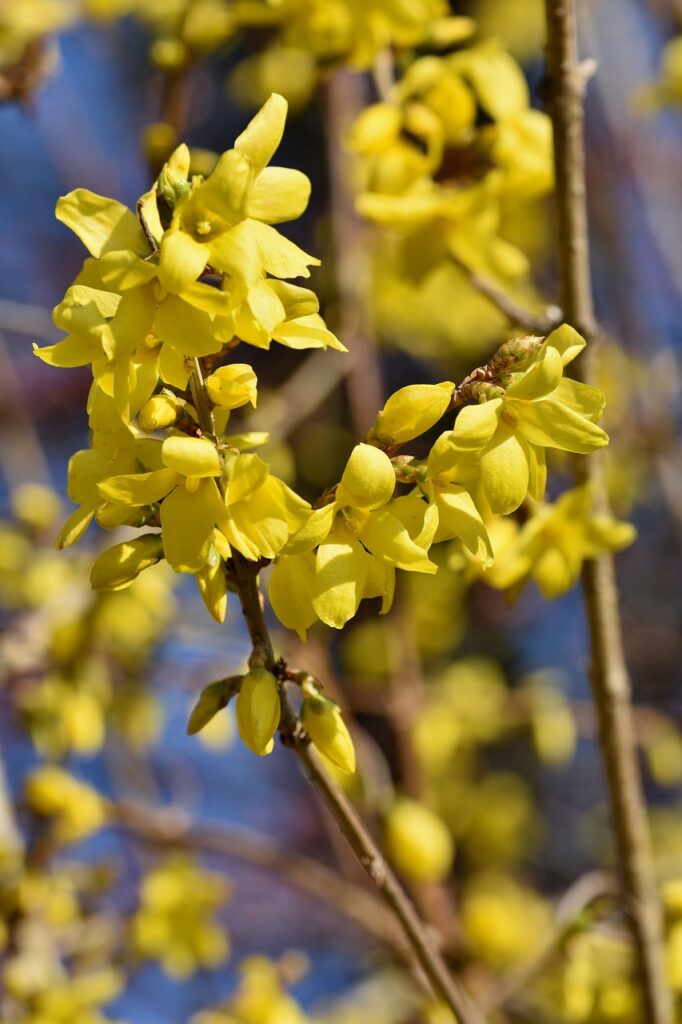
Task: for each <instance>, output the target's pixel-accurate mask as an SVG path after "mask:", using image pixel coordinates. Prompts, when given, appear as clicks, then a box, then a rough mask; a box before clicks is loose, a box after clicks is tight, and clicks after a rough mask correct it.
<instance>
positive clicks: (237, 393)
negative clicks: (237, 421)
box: [206, 363, 258, 409]
mask: <svg viewBox="0 0 682 1024" xmlns="http://www.w3.org/2000/svg"><path fill="white" fill-rule="evenodd" d="M257 385H258V378H257V377H256V374H255V373H254V371H253V367H252V366H249V365H248V363H230V364H229V365H228V366H220V367H219V368H218V369H217V370H215V371H214V372H213V373H212V374H210V376H208V377H207V378H206V390H207V392H208V397H209V398H210V399H211V401H212V402H213V404H214V405H217V406H220V408H221V409H239V408H240V407H241V406H242V405H246V404H247V403H248V402H250V403H251V405H252V406H253V407H254V408H255V407H256V399H257Z"/></svg>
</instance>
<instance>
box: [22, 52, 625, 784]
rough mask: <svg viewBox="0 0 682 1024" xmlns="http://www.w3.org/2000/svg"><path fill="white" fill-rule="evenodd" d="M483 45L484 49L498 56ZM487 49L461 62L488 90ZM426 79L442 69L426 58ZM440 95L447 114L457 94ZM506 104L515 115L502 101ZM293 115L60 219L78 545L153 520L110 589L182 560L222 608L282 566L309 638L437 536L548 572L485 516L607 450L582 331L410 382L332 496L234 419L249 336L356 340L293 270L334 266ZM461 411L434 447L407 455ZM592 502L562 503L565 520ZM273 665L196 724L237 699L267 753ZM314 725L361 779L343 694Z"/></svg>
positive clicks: (489, 563) (259, 124)
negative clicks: (80, 447) (298, 165)
mask: <svg viewBox="0 0 682 1024" xmlns="http://www.w3.org/2000/svg"><path fill="white" fill-rule="evenodd" d="M478 59H479V62H480V61H483V64H485V61H488V60H492V59H494V54H493V53H492V51H490V52H488V51H486V52H485V53H483V55H480V54H479V58H478ZM471 61H472V63H470V64H467V65H466V66H464V65H461V67H460V66H459V65H458V68H459V70H458V74H460V75H461V76H462V81H463V82H468V83H469V86H470V87H471V88H479V89H480V88H481V86H480V83H479V70H480V69H479V65H478V64H477V63H476V60H474V58H473V57H472V58H471ZM477 69H479V70H477ZM424 75H425V76H426V78H425V81H432V77H433V76H432V72H429V71H428V69H424ZM429 75H431V76H432V77H431V78H429ZM510 75H511V78H510V81H511V80H514V79H513V74H511V72H510ZM437 81H438V79H437V78H436V79H433V82H434V83H436V84H437ZM476 83H479V84H476ZM469 86H467V87H469ZM433 88H436V85H435V84H434V85H433ZM446 91H447V90H446ZM427 92H428V90H427ZM428 96H429V97H431V99H430V101H429V102H432V103H435V104H436V107H437V109H438V110H441V111H442V109H443V108H442V103H441V100H438V99H437V94H436V93H432V92H428ZM487 102H488V103H489V104H490V105H492V106H494V107H495V108H496V109H497V108H499V106H500V103H501V98H500V96H498V95H495V96H493V97H488V99H487ZM285 116H286V103H285V101H284V100H283V99H282V97H280V96H277V95H273V96H271V97H270V99H269V100H268V101H267V103H266V104H265V106H264V107H263V108H262V110H261V111H259V113H258V114H257V115H256V116H255V117H254V119H253V120H252V121H251V123H250V124H249V125H248V126H247V128H246V129H245V130H244V132H242V134H241V135H240V136H239V138H238V139H237V141H236V142H235V145H234V148H233V149H230V150H228V151H227V152H226V153H223V155H222V156H221V157H220V158H219V160H218V162H217V164H216V166H215V168H214V170H213V171H212V172H211V174H210V175H209V176H208V177H206V178H204V177H202V176H201V175H195V176H193V177H190V176H189V156H188V151H187V149H186V147H184V146H180V147H179V148H178V149H177V150H176V151H175V152H174V153H173V154H172V156H171V157H170V159H169V161H168V163H167V164H166V165H165V166H164V167H163V169H162V170H161V173H160V175H159V178H158V180H157V182H156V184H155V186H154V187H153V188H152V189H151V190H150V191H149V192H148V193H147V194H146V195H144V196H142V197H141V199H140V201H139V203H138V206H137V209H138V217H135V216H134V214H133V213H132V212H131V211H129V210H128V209H126V208H125V207H124V206H122V205H121V204H120V203H118V202H116V201H114V200H111V199H106V198H103V197H101V196H97V195H95V194H94V193H91V192H87V191H85V190H82V189H77V190H76V191H75V192H72V193H70V194H69V195H68V196H65V197H64V198H62V199H60V200H59V203H58V204H57V215H58V217H59V218H60V219H61V220H62V221H63V222H64V223H65V224H67V225H68V226H69V227H71V228H72V230H74V231H75V232H76V234H77V235H78V236H79V238H80V239H81V241H83V243H84V244H85V245H86V247H87V248H88V250H89V251H90V253H91V257H90V258H88V259H86V261H85V264H84V266H83V270H82V271H81V273H80V274H79V276H78V278H77V279H76V282H75V283H74V284H73V286H72V287H71V288H70V289H69V290H68V292H67V295H66V297H65V299H64V301H63V302H61V303H60V304H59V305H58V306H57V308H56V310H55V314H54V319H55V323H56V324H57V325H58V326H59V327H61V328H62V329H63V330H65V331H67V332H68V334H67V337H66V338H64V340H62V341H60V342H58V343H57V344H56V345H52V346H49V347H47V348H43V349H38V350H37V354H38V355H39V357H40V358H41V359H43V360H44V361H45V362H48V363H50V364H52V365H55V366H62V367H68V366H80V365H86V364H89V365H91V367H92V373H93V384H92V388H91V391H90V396H89V400H88V412H89V417H90V426H91V430H92V441H91V446H90V448H88V449H87V450H84V451H81V452H77V453H76V454H75V455H74V456H73V457H72V459H71V462H70V465H69V495H70V497H71V498H72V499H73V500H74V501H75V502H76V503H77V505H78V506H79V507H78V508H77V509H76V510H75V511H74V512H73V513H72V514H71V516H70V517H69V518H68V520H67V522H66V523H65V524H64V526H63V528H62V531H61V534H60V536H59V538H58V545H59V546H64V545H68V544H72V543H74V542H75V541H77V540H78V539H79V538H80V537H81V536H82V535H83V534H84V533H85V531H86V530H87V528H88V526H89V525H90V523H91V522H92V521H93V519H95V520H96V521H97V523H98V524H99V525H100V526H102V527H103V528H104V529H115V528H117V527H120V526H126V527H132V528H135V529H139V530H142V531H143V532H142V533H141V534H140V535H138V536H137V537H134V538H132V539H128V540H123V541H122V542H121V543H118V544H116V545H114V546H113V547H111V548H109V549H108V550H107V551H105V552H104V553H103V554H102V555H100V557H99V558H98V559H97V561H96V563H95V565H94V566H93V569H92V577H91V578H92V585H93V587H94V588H96V589H112V590H118V589H122V588H125V587H127V586H128V585H129V584H130V583H132V582H133V580H134V579H135V578H136V577H137V576H138V575H139V574H140V573H142V572H143V571H144V570H145V569H146V568H148V567H149V566H151V565H153V564H155V563H156V562H158V561H160V560H162V559H165V561H166V562H168V563H169V564H170V566H171V567H172V568H173V569H174V570H175V571H176V572H178V573H188V574H191V575H193V576H194V577H195V579H196V581H197V585H198V588H199V591H200V593H201V596H202V598H203V600H204V602H205V604H206V606H207V608H208V610H209V612H210V613H211V614H212V615H213V616H214V617H215V618H216V619H218V620H219V621H222V620H223V619H224V618H225V614H226V610H227V603H228V591H229V589H230V588H232V589H234V587H235V586H237V589H239V587H238V583H236V582H235V581H236V577H235V575H234V574H235V559H237V558H239V559H244V560H246V563H245V564H247V565H248V564H251V565H252V566H253V569H249V570H248V571H249V572H254V573H256V572H258V570H259V569H260V567H261V566H262V565H263V564H264V563H266V562H268V561H272V562H274V565H273V568H272V571H271V575H270V584H269V593H270V600H271V602H272V606H273V608H274V611H275V613H276V614H277V616H278V617H279V619H280V620H281V622H282V623H283V624H284V625H285V626H287V627H289V628H291V629H294V630H296V631H297V632H298V633H299V634H300V635H301V637H303V638H305V635H306V631H307V630H308V628H310V627H311V626H312V625H313V624H314V623H315V622H317V621H318V620H319V621H321V622H323V623H325V624H327V625H328V626H332V627H335V628H341V627H343V626H344V625H345V623H346V622H348V620H349V619H351V618H352V617H353V616H354V615H355V614H356V612H357V610H358V607H359V605H360V602H361V601H362V600H363V599H364V598H380V599H381V610H382V612H386V611H388V609H389V608H390V606H391V603H392V601H393V594H394V589H395V577H396V570H403V571H405V572H409V573H425V574H430V575H433V574H435V573H436V572H438V571H439V562H438V561H436V560H434V559H433V558H432V557H431V555H430V550H431V548H432V546H433V545H434V544H436V543H439V542H441V541H453V540H454V541H457V542H459V543H460V544H461V546H462V547H463V549H464V551H465V552H466V553H467V556H468V558H469V559H470V560H472V561H473V563H474V564H475V565H476V566H477V567H478V571H479V572H480V573H481V574H483V575H484V576H485V573H486V572H490V573H491V582H492V583H493V585H496V586H500V585H503V582H502V581H506V580H511V579H512V578H513V579H514V580H515V579H517V578H521V577H522V576H525V575H528V574H533V573H535V574H536V575H537V578H538V579H539V581H540V583H541V585H543V581H545V582H546V578H547V573H546V571H544V570H543V568H542V565H541V562H542V560H541V559H540V560H539V559H538V556H537V555H535V554H534V551H535V548H534V547H533V540H532V535H533V529H532V527H531V526H526V527H524V531H525V532H523V531H522V534H521V538H520V540H519V542H518V546H517V550H516V555H513V554H509V552H505V553H504V555H503V558H502V565H501V566H500V567H497V566H495V565H494V564H493V562H494V554H493V551H494V547H495V545H493V544H492V543H491V540H490V538H489V536H488V531H487V527H486V523H489V522H491V514H499V515H507V514H509V513H511V512H513V511H514V510H515V509H517V508H518V507H519V505H520V504H521V503H522V502H523V501H524V499H525V498H526V496H529V497H530V498H532V499H533V500H535V501H536V502H539V501H540V500H541V499H542V497H543V494H544V489H545V477H546V468H545V453H546V450H547V449H549V448H555V449H559V450H562V451H571V452H589V451H593V450H595V449H597V448H600V447H602V446H603V445H605V444H606V443H607V436H606V434H605V433H604V431H603V430H602V429H601V428H600V427H599V426H598V424H597V420H598V419H599V417H600V414H601V411H602V408H603V396H602V394H601V392H600V391H598V390H597V389H596V388H590V387H586V386H585V385H582V384H578V383H576V382H574V381H572V380H570V379H568V378H566V377H565V376H564V367H565V365H566V364H567V363H569V362H570V361H571V360H572V359H573V358H575V356H576V355H578V353H579V352H580V350H581V349H582V348H583V346H584V341H583V339H582V338H580V336H579V335H578V334H576V332H575V331H574V330H572V329H571V328H569V327H566V326H564V327H561V328H559V329H558V330H556V331H554V332H553V333H552V334H551V335H550V336H549V337H548V338H546V339H542V338H532V337H531V338H520V339H514V340H512V341H510V342H508V343H506V345H503V346H502V348H501V349H500V350H499V351H498V352H497V353H496V354H495V355H494V356H493V358H492V359H491V360H490V361H489V362H488V363H487V364H485V366H482V367H479V368H478V369H477V370H475V371H474V372H473V373H472V374H470V375H469V376H468V377H467V378H466V379H465V380H464V381H463V382H462V383H461V384H460V385H456V384H455V383H453V382H451V381H444V382H442V383H440V384H436V385H433V384H418V385H412V386H409V387H406V388H402V389H401V390H399V391H398V392H396V393H395V394H394V395H392V396H391V397H389V398H388V400H387V402H386V404H385V406H384V408H383V410H382V411H381V412H380V413H379V414H378V416H377V419H376V421H375V423H374V425H373V427H372V428H371V430H370V431H369V433H368V435H367V438H366V439H365V441H364V442H362V443H359V444H357V445H356V446H355V447H354V448H353V450H352V451H351V452H350V454H349V457H348V460H347V463H346V467H345V469H344V471H343V473H342V475H341V479H340V481H339V482H338V483H337V484H334V482H333V481H330V487H329V489H328V490H327V492H326V493H325V495H323V497H322V498H321V499H320V501H319V502H318V503H317V505H316V506H315V507H312V508H311V506H310V505H309V504H308V503H307V502H306V501H304V500H303V499H302V498H301V497H299V496H298V495H297V494H296V493H295V492H294V491H293V490H292V489H291V488H290V487H288V486H287V485H286V484H285V483H284V482H283V481H282V480H280V479H278V478H277V477H276V476H275V475H274V474H272V473H271V471H270V467H269V466H268V464H267V462H265V461H264V460H263V459H261V458H260V457H259V456H258V455H257V454H255V452H253V451H251V450H250V449H252V448H253V447H255V446H256V445H258V444H261V443H263V441H264V440H267V436H265V437H264V436H263V435H261V434H248V433H247V434H244V433H231V432H230V417H231V415H232V412H233V411H234V410H236V409H239V408H242V407H244V406H245V405H247V404H251V405H252V406H254V407H255V406H256V404H257V397H258V381H257V378H256V374H255V373H254V371H253V368H252V367H251V365H250V364H249V363H246V362H236V361H233V352H234V350H235V348H236V347H237V346H238V345H239V344H241V343H246V344H250V345H255V346H257V347H259V348H268V347H269V345H270V344H271V342H272V341H273V340H274V341H278V342H280V343H281V344H283V345H285V346H288V347H291V348H295V349H300V348H320V347H332V348H336V349H343V345H342V344H341V343H340V342H339V341H338V340H337V339H336V338H335V337H334V335H333V334H331V332H329V331H328V330H327V328H326V326H325V324H324V321H323V320H322V319H321V317H320V316H319V313H318V305H317V300H316V298H315V296H314V294H313V293H312V292H310V291H308V290H307V289H305V288H302V287H300V286H299V285H297V284H292V283H290V281H291V279H293V278H297V277H306V276H308V273H309V271H308V268H309V266H311V265H312V264H315V263H317V262H318V261H317V260H315V259H314V258H313V257H311V256H308V255H307V254H306V253H305V252H303V251H302V250H301V249H299V248H298V247H297V246H296V245H294V244H293V243H292V242H290V241H289V240H288V239H286V238H285V237H284V236H283V235H281V234H280V233H279V231H278V230H277V229H276V228H275V227H274V225H275V224H279V223H282V222H284V221H287V220H291V219H293V218H295V217H298V216H299V215H300V214H301V213H302V212H303V210H304V209H305V207H306V205H307V202H308V198H309V194H310V184H309V182H308V180H307V178H306V177H305V175H303V174H301V173H300V172H299V171H294V170H289V169H286V168H279V167H272V166H270V160H271V158H272V157H273V155H274V153H275V151H276V149H277V147H278V145H279V142H280V140H281V137H282V134H283V131H284V121H285ZM372 116H373V117H374V118H375V120H376V118H377V117H379V114H378V113H376V112H375V114H373V115H372ZM382 116H383V115H382ZM500 116H501V115H500ZM448 416H449V417H451V423H450V424H449V425H447V424H446V429H445V430H444V431H443V432H441V434H440V436H439V437H438V438H437V439H436V441H435V443H434V444H433V445H432V446H431V449H430V451H429V452H428V453H427V454H426V456H425V457H424V458H415V457H413V456H411V455H409V454H406V453H404V452H403V451H402V449H403V447H404V446H405V445H406V444H408V443H410V442H412V441H414V440H415V439H417V438H419V437H420V436H422V435H424V434H425V433H426V432H427V431H429V430H431V429H432V428H433V427H434V426H436V424H437V423H438V422H439V421H441V420H442V419H443V418H444V417H448ZM585 500H587V497H586V498H585ZM581 507H582V506H581ZM572 509H573V505H571V506H570V507H569V506H568V505H567V504H566V502H564V503H563V504H562V505H559V506H557V512H556V514H557V515H561V514H566V513H569V514H572V513H571V510H572ZM550 518H551V517H548V515H544V518H543V516H542V514H541V515H539V516H538V517H536V521H537V524H538V526H537V527H536V532H537V529H544V530H545V533H546V532H547V530H549V529H551V522H550ZM543 524H544V525H543ZM578 532H579V533H580V531H578ZM580 536H581V537H582V538H583V539H584V543H583V544H582V547H581V549H580V552H581V557H591V556H592V555H593V554H595V553H597V552H598V551H599V550H604V549H605V548H611V547H613V546H614V544H615V545H616V546H622V544H624V543H626V542H627V540H628V537H626V536H624V534H623V530H622V529H621V530H620V532H619V533H618V537H617V538H614V536H613V528H612V527H610V526H609V524H605V523H600V522H598V521H596V520H595V521H594V522H592V524H591V526H590V528H589V530H588V531H587V532H585V531H583V532H582V533H580ZM573 558H574V559H575V558H578V554H577V552H576V553H574V555H573ZM514 559H515V560H514ZM545 561H546V559H545ZM512 567H513V568H512ZM555 576H556V574H555ZM574 578H575V567H574V566H573V567H569V568H567V569H566V571H565V572H564V574H563V576H562V578H561V585H562V586H563V585H565V586H568V585H570V583H571V582H572V581H573V579H574ZM553 589H554V591H556V590H557V586H556V585H555V586H554V588H553ZM260 664H262V662H261V663H259V665H260ZM259 665H257V666H255V667H253V668H252V670H251V671H250V672H249V673H248V674H247V675H246V676H244V677H243V678H242V679H241V680H239V679H238V678H237V677H232V678H233V681H232V682H229V681H227V682H225V683H224V684H211V686H210V687H208V688H207V689H206V690H205V691H204V694H203V695H202V698H201V699H200V701H199V704H198V705H197V707H196V708H195V711H194V713H193V716H192V720H191V722H190V730H191V731H192V732H196V731H198V730H199V729H201V728H203V726H204V725H205V724H206V723H207V722H208V721H209V720H210V719H211V718H212V717H213V715H214V714H215V713H216V712H217V711H219V710H220V709H221V708H224V707H225V705H226V704H227V702H228V700H229V699H230V697H231V696H232V695H233V694H235V693H237V692H238V696H237V701H236V715H237V722H238V725H239V731H240V733H241V736H242V738H243V740H244V742H245V743H246V745H247V746H248V747H249V748H250V749H251V750H253V751H254V752H255V753H257V754H267V753H269V752H270V750H272V747H273V737H274V734H275V732H276V731H277V729H278V726H279V724H280V716H281V714H283V711H282V706H281V704H280V690H279V686H280V680H279V679H278V678H276V677H275V675H273V674H272V673H271V672H270V671H269V670H268V669H266V668H264V667H259ZM270 667H272V666H270ZM235 679H236V682H235V681H234V680H235ZM302 720H303V722H304V724H305V726H306V727H307V730H308V733H309V736H310V738H311V739H312V741H313V743H315V745H316V746H318V747H319V749H320V750H321V752H322V753H323V754H325V755H326V756H327V758H329V759H330V760H331V761H332V762H333V763H334V764H335V765H336V766H337V767H338V768H340V769H341V770H342V771H346V772H352V771H353V769H354V764H355V755H354V752H353V745H352V742H351V740H350V736H349V734H348V733H347V731H346V727H345V725H344V723H343V720H342V718H341V715H340V712H339V710H338V708H337V707H336V705H335V704H333V702H331V701H329V700H328V699H327V698H325V697H323V696H322V695H321V694H319V693H315V694H311V693H306V694H305V699H304V702H303V707H302Z"/></svg>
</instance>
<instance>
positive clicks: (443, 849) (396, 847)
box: [384, 798, 454, 882]
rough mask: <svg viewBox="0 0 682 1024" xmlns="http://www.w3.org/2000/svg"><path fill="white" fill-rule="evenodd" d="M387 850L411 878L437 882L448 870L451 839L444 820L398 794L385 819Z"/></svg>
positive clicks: (412, 879) (401, 870)
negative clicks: (398, 796) (397, 798)
mask: <svg viewBox="0 0 682 1024" xmlns="http://www.w3.org/2000/svg"><path fill="white" fill-rule="evenodd" d="M384 839H385V843H386V852H387V854H388V857H389V859H390V860H391V862H392V864H393V865H394V866H395V867H396V868H397V870H398V871H399V872H400V873H401V875H403V876H404V877H405V878H408V879H409V880H410V881H412V882H440V881H442V880H443V879H444V878H446V877H447V875H448V874H449V872H450V869H451V867H452V861H453V858H454V843H453V840H452V836H451V835H450V832H449V831H448V829H447V827H446V826H445V824H444V823H443V822H442V821H441V819H440V818H439V817H437V815H435V814H434V813H433V811H430V810H429V808H428V807H425V806H424V805H423V804H420V803H417V801H416V800H408V799H405V798H401V799H400V800H398V801H397V802H396V803H395V804H394V805H393V807H392V808H391V810H390V811H389V813H388V815H387V817H386V821H385V823H384Z"/></svg>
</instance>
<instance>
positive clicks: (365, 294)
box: [326, 70, 384, 436]
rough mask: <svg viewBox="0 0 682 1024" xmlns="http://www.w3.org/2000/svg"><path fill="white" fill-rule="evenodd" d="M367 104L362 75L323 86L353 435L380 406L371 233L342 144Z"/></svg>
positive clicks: (344, 74)
mask: <svg viewBox="0 0 682 1024" xmlns="http://www.w3.org/2000/svg"><path fill="white" fill-rule="evenodd" d="M364 105H365V85H364V80H363V78H362V76H361V75H356V74H352V73H351V72H348V71H344V70H339V71H335V72H334V74H333V75H331V76H330V78H329V81H328V82H327V85H326V110H327V162H328V173H329V191H330V208H331V220H332V232H333V242H334V270H335V275H336V284H337V293H338V317H337V320H338V332H339V334H340V336H341V338H342V339H343V342H344V344H346V345H347V346H348V348H349V350H350V352H351V354H352V361H351V362H350V364H349V366H348V367H347V373H346V387H347V391H348V403H349V406H350V414H351V420H352V422H353V427H354V430H355V433H356V434H357V435H359V436H361V435H362V434H364V433H365V431H366V430H367V429H368V428H369V426H370V425H371V422H372V418H373V417H374V415H375V412H376V410H377V409H380V408H381V406H382V404H383V398H384V392H383V383H382V379H381V365H380V361H379V358H378V354H377V349H376V341H375V329H374V313H373V309H372V296H371V290H372V233H371V229H370V227H369V225H368V224H367V223H365V222H364V221H362V220H361V219H360V217H358V215H357V213H356V212H355V208H354V206H353V188H352V180H353V166H352V162H351V157H350V154H349V153H348V152H346V151H345V150H344V148H343V145H342V140H344V139H345V138H346V137H347V136H348V134H349V132H350V129H351V125H352V124H353V121H354V120H355V118H356V117H357V116H358V114H359V113H360V111H361V110H362V109H363V107H364Z"/></svg>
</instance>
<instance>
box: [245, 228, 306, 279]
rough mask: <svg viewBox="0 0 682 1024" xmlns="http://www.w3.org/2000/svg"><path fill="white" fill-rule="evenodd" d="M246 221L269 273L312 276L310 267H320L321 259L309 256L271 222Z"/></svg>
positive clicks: (287, 275) (274, 274) (278, 275)
mask: <svg viewBox="0 0 682 1024" xmlns="http://www.w3.org/2000/svg"><path fill="white" fill-rule="evenodd" d="M246 223H248V224H249V227H250V230H251V234H252V236H253V237H254V238H255V240H256V245H257V247H258V255H259V257H260V260H261V263H262V265H263V268H264V269H265V270H266V271H267V273H268V274H272V276H273V277H310V271H309V270H308V267H319V265H320V261H319V260H318V259H317V258H316V257H315V256H309V255H308V253H307V252H304V251H303V249H299V247H298V246H297V245H294V243H293V242H290V241H289V239H288V238H285V237H284V235H280V233H279V231H277V230H276V229H275V228H273V227H270V225H269V224H262V223H261V221H259V220H249V221H247V222H246Z"/></svg>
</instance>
